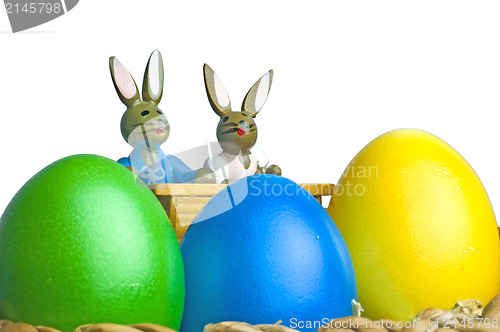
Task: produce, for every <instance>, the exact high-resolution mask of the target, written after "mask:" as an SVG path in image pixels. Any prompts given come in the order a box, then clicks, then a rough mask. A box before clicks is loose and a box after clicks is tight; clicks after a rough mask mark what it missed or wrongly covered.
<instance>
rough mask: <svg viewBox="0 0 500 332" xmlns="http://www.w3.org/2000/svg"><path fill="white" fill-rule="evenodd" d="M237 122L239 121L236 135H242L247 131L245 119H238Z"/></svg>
mask: <svg viewBox="0 0 500 332" xmlns="http://www.w3.org/2000/svg"><path fill="white" fill-rule="evenodd" d="M239 123H240V129H238V131H237V133H238V135H240V136H243V135H245V133H246V132H247V131H246V130H245V129H246V128H247V127H248V126H247V125H246V123H245V121H243V120H242V121H240V122H239Z"/></svg>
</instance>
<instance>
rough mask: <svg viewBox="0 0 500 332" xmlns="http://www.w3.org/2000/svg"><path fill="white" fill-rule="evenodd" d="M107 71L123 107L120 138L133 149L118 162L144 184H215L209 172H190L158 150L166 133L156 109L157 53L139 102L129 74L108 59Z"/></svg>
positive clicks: (159, 64)
mask: <svg viewBox="0 0 500 332" xmlns="http://www.w3.org/2000/svg"><path fill="white" fill-rule="evenodd" d="M109 69H110V70H111V77H112V79H113V84H114V86H115V89H116V92H117V93H118V96H119V97H120V100H121V101H122V102H123V103H124V104H125V105H126V106H127V110H126V111H125V113H124V114H123V116H122V119H121V132H122V136H123V138H124V139H125V141H127V143H128V144H130V145H131V146H132V147H133V148H134V149H133V150H132V153H131V154H130V156H129V157H126V158H121V159H120V160H118V162H119V163H120V164H122V165H123V166H126V167H127V168H129V169H131V170H132V171H134V172H135V173H136V174H138V176H139V177H140V178H141V180H142V181H143V182H144V183H145V184H147V185H152V184H156V183H181V182H197V183H213V182H215V177H214V174H213V172H212V171H211V170H210V169H208V168H201V169H199V170H198V171H194V170H191V169H190V168H189V167H188V166H187V165H186V164H184V163H183V162H182V161H181V160H180V159H179V158H177V157H175V156H173V155H165V154H164V153H163V151H162V150H161V148H160V145H161V144H162V143H164V142H165V141H166V140H167V138H168V136H169V134H170V126H169V123H168V121H167V118H166V116H165V114H163V112H162V111H161V110H160V109H159V108H158V103H159V102H160V100H161V97H162V95H163V60H162V57H161V54H160V52H159V51H158V50H155V51H154V52H153V53H152V54H151V56H150V57H149V61H148V64H147V66H146V72H145V73H144V82H143V86H142V99H141V97H140V95H139V89H138V88H137V85H136V84H135V81H134V79H133V78H132V75H130V73H129V72H128V70H127V69H126V68H125V67H124V66H123V65H122V64H121V63H120V62H119V61H118V59H117V58H115V57H111V58H110V59H109Z"/></svg>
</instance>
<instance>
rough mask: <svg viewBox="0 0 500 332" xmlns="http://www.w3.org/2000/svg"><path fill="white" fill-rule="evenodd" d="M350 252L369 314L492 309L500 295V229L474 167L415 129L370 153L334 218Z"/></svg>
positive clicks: (351, 175)
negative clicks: (469, 304) (466, 305)
mask: <svg viewBox="0 0 500 332" xmlns="http://www.w3.org/2000/svg"><path fill="white" fill-rule="evenodd" d="M328 212H329V214H330V215H331V216H332V219H333V220H334V221H335V223H336V224H337V226H338V228H339V230H340V232H341V233H342V235H343V237H344V239H345V241H346V244H347V247H348V248H349V251H350V253H351V257H352V260H353V263H354V269H355V270H356V277H357V281H358V291H359V300H360V302H361V304H362V306H363V308H364V309H365V311H364V315H366V316H367V317H369V318H372V319H380V318H387V319H394V320H408V319H411V318H413V317H414V316H415V315H416V314H417V313H418V312H419V311H420V310H422V309H425V308H441V309H449V308H451V307H453V305H454V303H455V302H456V301H458V300H464V299H471V298H474V299H477V300H480V301H483V302H484V303H487V302H489V301H490V300H491V299H492V298H493V297H494V296H495V295H496V294H498V293H499V291H500V289H499V286H500V282H499V281H500V280H499V272H500V251H499V236H498V230H497V224H496V221H495V216H494V214H493V209H492V207H491V204H490V201H489V199H488V196H487V194H486V192H485V190H484V188H483V185H482V184H481V181H480V180H479V178H478V177H477V175H476V173H475V172H474V170H473V169H472V168H471V166H469V164H468V163H467V162H466V161H465V160H464V159H463V158H462V157H461V156H460V155H459V154H458V153H457V152H456V151H455V150H454V149H453V148H451V147H450V146H449V145H448V144H446V143H445V142H443V141H442V140H440V139H439V138H437V137H436V136H433V135H431V134H429V133H427V132H424V131H420V130H412V129H402V130H395V131H391V132H389V133H386V134H384V135H382V136H380V137H378V138H376V139H375V140H373V141H372V142H371V143H369V144H368V145H367V146H366V147H365V148H364V149H363V150H361V151H360V152H359V153H358V154H357V155H356V157H354V159H353V160H352V161H351V163H350V164H349V165H348V167H347V169H346V170H345V172H344V173H343V175H342V177H341V178H340V180H339V182H338V185H337V186H336V187H335V194H334V195H333V198H332V200H331V202H330V206H329V209H328Z"/></svg>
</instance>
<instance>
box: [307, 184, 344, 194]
mask: <svg viewBox="0 0 500 332" xmlns="http://www.w3.org/2000/svg"><path fill="white" fill-rule="evenodd" d="M300 186H302V188H304V189H305V190H307V191H308V192H309V193H310V194H311V195H313V196H331V195H333V190H334V187H335V186H334V185H333V184H331V183H301V184H300Z"/></svg>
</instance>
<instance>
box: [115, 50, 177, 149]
mask: <svg viewBox="0 0 500 332" xmlns="http://www.w3.org/2000/svg"><path fill="white" fill-rule="evenodd" d="M109 69H110V71H111V77H112V79H113V84H114V86H115V89H116V92H117V93H118V96H119V97H120V99H121V101H122V102H123V103H124V104H125V105H126V106H127V110H126V112H125V113H124V114H123V116H122V120H121V132H122V136H123V138H124V139H125V141H127V142H128V143H129V144H130V145H132V146H133V147H134V148H145V147H157V146H159V145H160V144H162V143H164V142H165V141H166V140H167V138H168V136H169V134H170V126H169V124H168V121H167V118H166V116H165V114H163V112H162V111H161V110H160V109H159V108H158V104H159V102H160V100H161V97H162V95H163V60H162V57H161V54H160V52H159V51H158V50H156V51H154V52H153V53H152V54H151V56H150V57H149V61H148V64H147V66H146V71H145V73H144V81H143V86H142V99H141V97H140V94H139V89H138V88H137V85H136V84H135V81H134V79H133V77H132V75H130V73H129V72H128V70H127V69H126V68H125V67H124V66H123V65H122V64H121V63H120V62H119V61H118V59H116V58H115V57H111V58H110V59H109Z"/></svg>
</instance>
